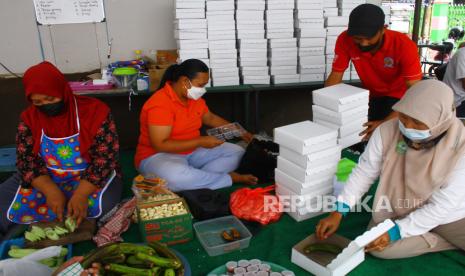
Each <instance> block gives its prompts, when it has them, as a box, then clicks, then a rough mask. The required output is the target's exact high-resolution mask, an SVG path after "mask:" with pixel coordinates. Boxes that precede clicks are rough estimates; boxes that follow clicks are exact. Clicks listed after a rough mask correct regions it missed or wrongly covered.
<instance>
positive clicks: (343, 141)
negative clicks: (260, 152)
mask: <svg viewBox="0 0 465 276" xmlns="http://www.w3.org/2000/svg"><path fill="white" fill-rule="evenodd" d="M359 134H360V132H358V131H357V132H355V133H353V134H351V135H349V136H346V137H342V138H340V139H338V140H337V143H338V144H339V145H340V146H341V147H342V148H344V149H345V148H347V147H350V146H352V145H355V144H358V143H360V142H361V141H362V138H363V136H360V135H359Z"/></svg>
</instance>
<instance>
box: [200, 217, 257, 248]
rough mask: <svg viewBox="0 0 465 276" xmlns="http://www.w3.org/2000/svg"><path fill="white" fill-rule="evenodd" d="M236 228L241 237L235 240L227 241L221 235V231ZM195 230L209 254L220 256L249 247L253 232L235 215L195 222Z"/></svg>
mask: <svg viewBox="0 0 465 276" xmlns="http://www.w3.org/2000/svg"><path fill="white" fill-rule="evenodd" d="M232 228H235V229H236V230H237V231H239V233H240V235H241V237H242V238H241V239H240V240H237V241H233V242H226V241H225V240H223V238H222V237H221V233H222V232H223V231H224V230H226V231H229V230H231V229H232ZM194 230H195V234H196V235H197V238H198V239H199V241H200V243H201V244H202V246H203V248H204V249H205V251H207V253H208V255H209V256H218V255H222V254H225V253H229V252H232V251H235V250H239V249H244V248H247V247H249V243H250V239H251V238H252V234H251V233H250V231H249V230H248V229H247V228H246V227H245V226H244V224H242V222H241V221H240V220H238V219H237V218H236V217H234V216H226V217H220V218H215V219H211V220H206V221H202V222H197V223H194Z"/></svg>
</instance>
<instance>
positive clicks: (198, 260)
mask: <svg viewBox="0 0 465 276" xmlns="http://www.w3.org/2000/svg"><path fill="white" fill-rule="evenodd" d="M132 156H133V152H124V153H122V154H121V159H122V165H123V169H124V173H125V177H124V180H125V183H126V184H127V185H126V187H125V193H124V194H125V195H130V181H132V178H133V177H134V176H135V175H136V174H137V173H136V171H135V170H134V169H133V165H132V164H133V158H132ZM344 157H348V158H351V159H353V160H357V158H358V156H356V155H353V154H351V153H349V152H345V153H344ZM239 187H242V186H240V185H238V186H236V185H235V186H233V187H231V188H227V189H223V190H222V191H223V192H224V193H230V192H232V191H234V190H235V189H237V188H239ZM375 188H376V187H375V185H373V187H372V188H371V189H370V192H369V194H373V193H374V191H375ZM370 218H371V216H370V214H369V213H351V214H349V215H348V216H347V217H346V218H345V219H344V221H343V222H342V224H341V227H340V229H339V231H338V233H339V234H341V235H343V236H345V237H347V238H351V239H353V238H355V237H357V236H358V235H360V234H361V233H363V232H364V231H365V229H366V226H367V225H368V222H369V220H370ZM319 219H321V217H317V218H313V219H310V220H307V221H303V222H300V223H298V222H296V221H294V220H293V219H292V218H291V217H290V216H288V215H287V214H284V215H283V217H282V218H281V219H280V221H278V222H277V223H274V224H271V225H268V226H265V227H261V226H258V225H256V224H252V225H250V224H248V227H249V229H250V230H251V232H252V234H253V238H252V240H251V242H250V246H249V247H248V248H247V249H244V250H241V251H236V252H231V253H229V254H225V255H221V256H216V257H209V256H208V255H207V253H206V252H205V250H204V249H203V248H202V246H201V245H200V243H199V241H198V240H197V238H194V240H193V241H191V242H189V243H185V244H180V245H175V246H173V248H175V249H176V250H178V251H179V252H181V254H183V255H184V256H185V257H186V258H187V259H188V261H189V263H190V265H191V268H192V272H193V274H192V275H194V276H204V275H206V274H207V273H208V272H210V271H211V270H213V269H214V268H216V267H218V266H220V265H223V264H225V263H226V262H227V261H229V260H239V259H253V258H258V259H261V260H264V261H269V262H273V263H276V264H280V265H282V266H284V267H287V268H289V269H291V270H293V271H294V272H295V273H296V275H309V273H308V272H306V271H304V270H302V269H301V268H300V267H298V266H296V265H294V264H292V263H291V261H290V259H291V248H292V246H294V245H295V244H296V243H298V242H299V241H301V240H303V239H304V238H305V237H306V236H308V235H310V234H312V233H313V232H314V229H315V227H316V225H317V223H318V221H319ZM123 238H124V240H125V241H127V242H141V240H142V238H141V236H140V234H139V230H138V228H137V225H132V226H131V227H130V228H129V230H128V231H127V232H126V233H124V234H123ZM94 247H95V245H94V244H93V243H92V242H83V243H79V244H76V246H75V247H74V255H82V254H85V253H87V252H89V251H90V250H91V249H93V248H94ZM350 275H363V276H365V275H376V276H383V275H386V276H393V275H395V276H403V275H465V254H463V253H462V252H460V251H446V252H442V253H434V254H426V255H423V256H419V257H415V258H408V259H402V260H382V259H378V258H375V257H372V256H370V255H367V256H366V260H365V262H363V263H362V264H361V265H360V266H358V267H357V268H356V269H355V270H353V271H352V272H351V273H350Z"/></svg>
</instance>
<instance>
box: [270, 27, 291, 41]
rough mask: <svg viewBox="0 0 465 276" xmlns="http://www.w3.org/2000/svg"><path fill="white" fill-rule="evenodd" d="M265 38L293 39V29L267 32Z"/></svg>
mask: <svg viewBox="0 0 465 276" xmlns="http://www.w3.org/2000/svg"><path fill="white" fill-rule="evenodd" d="M265 37H266V38H268V39H273V38H293V37H294V29H276V30H267V31H266V35H265Z"/></svg>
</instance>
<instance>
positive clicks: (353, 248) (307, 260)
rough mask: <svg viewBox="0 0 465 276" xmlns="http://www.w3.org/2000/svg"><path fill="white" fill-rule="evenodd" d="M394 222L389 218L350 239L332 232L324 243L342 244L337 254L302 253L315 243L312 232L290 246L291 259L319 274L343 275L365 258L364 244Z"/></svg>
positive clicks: (390, 226) (329, 275)
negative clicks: (340, 250)
mask: <svg viewBox="0 0 465 276" xmlns="http://www.w3.org/2000/svg"><path fill="white" fill-rule="evenodd" d="M394 225H395V224H394V222H392V221H391V220H390V219H388V220H385V221H384V222H382V223H380V224H378V225H377V226H375V227H373V228H371V229H370V230H368V231H366V232H365V233H363V234H362V235H360V236H358V237H357V238H356V239H355V240H353V241H350V240H348V239H346V238H344V237H342V236H339V235H337V234H333V235H332V236H330V237H329V238H328V239H326V240H325V241H324V242H325V243H333V244H337V245H339V246H342V247H343V248H344V250H343V251H342V252H341V253H340V254H339V255H337V256H335V257H334V256H322V255H321V254H318V255H313V254H316V253H313V254H312V255H310V256H308V255H306V254H305V253H304V248H306V247H307V246H308V245H310V244H313V243H317V242H318V241H317V238H316V236H315V235H314V234H313V235H311V236H309V237H307V238H306V239H304V240H303V241H301V242H299V243H298V244H296V245H295V246H294V247H293V248H292V257H291V260H292V262H293V263H294V264H296V265H298V266H300V267H302V268H303V269H305V270H307V271H308V272H311V273H313V274H315V275H319V276H343V275H346V274H348V273H349V272H350V271H352V270H353V269H354V268H355V267H357V266H358V265H359V264H361V263H362V262H363V261H364V260H365V246H367V245H368V244H369V243H371V242H372V241H374V240H375V239H377V238H378V237H379V236H381V235H382V234H384V233H386V232H387V231H389V229H391V228H392V227H394Z"/></svg>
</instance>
